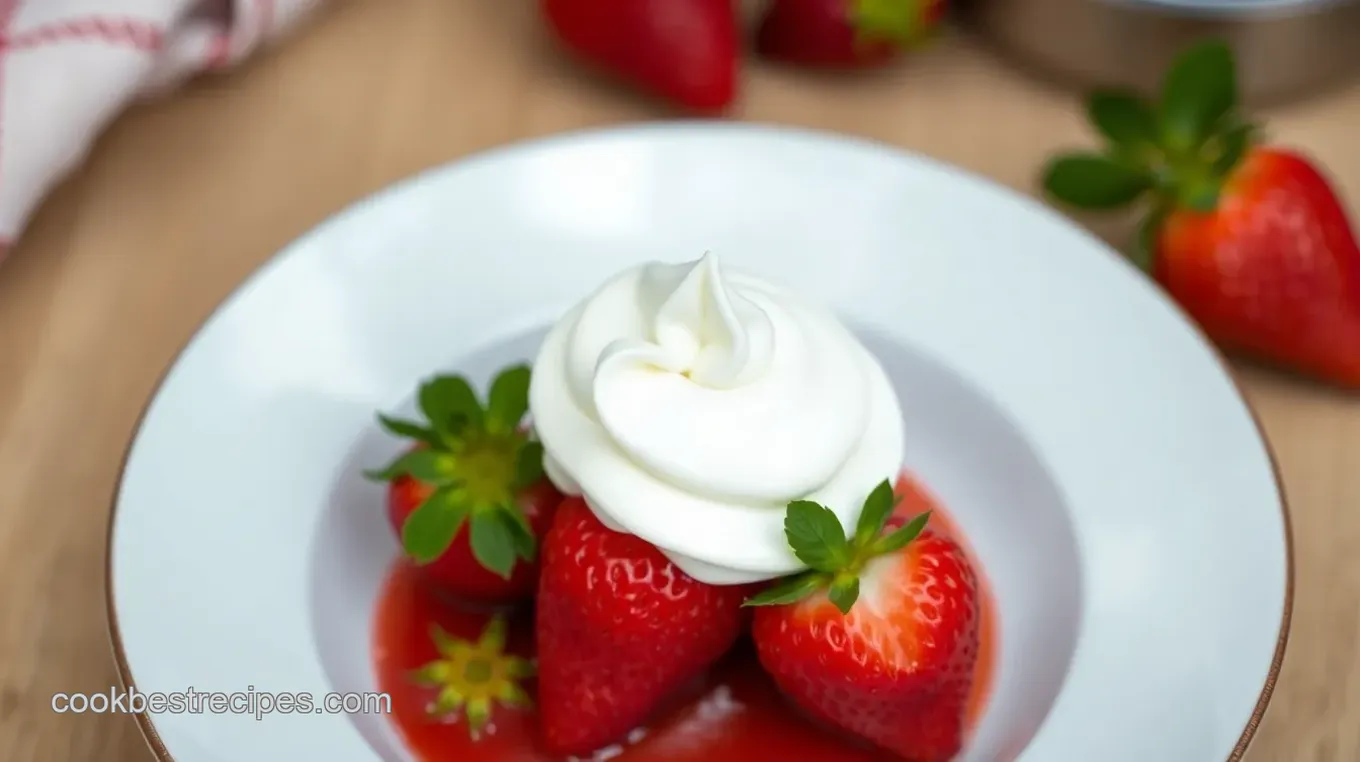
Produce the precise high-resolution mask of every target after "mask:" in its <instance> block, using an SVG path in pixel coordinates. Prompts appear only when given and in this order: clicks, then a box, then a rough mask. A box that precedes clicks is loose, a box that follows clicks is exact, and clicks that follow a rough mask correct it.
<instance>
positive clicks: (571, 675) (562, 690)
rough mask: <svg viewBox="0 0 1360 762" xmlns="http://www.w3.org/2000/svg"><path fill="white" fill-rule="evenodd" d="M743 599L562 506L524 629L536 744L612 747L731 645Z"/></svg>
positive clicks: (581, 751) (585, 750) (579, 752)
mask: <svg viewBox="0 0 1360 762" xmlns="http://www.w3.org/2000/svg"><path fill="white" fill-rule="evenodd" d="M746 592H747V590H746V588H745V587H742V586H729V587H719V586H714V585H706V584H704V583H702V582H699V581H697V580H695V579H694V578H692V577H690V576H689V575H687V574H685V573H684V572H683V571H681V570H680V569H679V568H677V567H676V566H675V565H674V564H672V563H671V562H670V561H669V560H668V559H667V558H666V557H665V556H664V555H662V554H661V552H660V551H659V550H657V549H656V548H655V547H654V546H652V545H651V544H649V543H647V542H646V541H644V540H641V539H638V538H637V537H634V536H632V535H626V534H620V533H618V532H614V531H612V530H610V529H608V528H606V527H605V526H604V525H603V524H601V523H600V521H599V519H597V518H595V515H594V514H593V513H591V511H590V508H589V507H587V506H586V504H585V502H584V501H583V500H581V499H580V498H575V497H573V498H568V499H567V500H566V501H564V502H563V503H562V505H561V507H560V508H559V509H558V511H557V516H556V517H555V519H554V521H553V526H552V529H551V530H549V532H548V536H547V537H546V538H545V539H544V543H543V572H542V578H541V580H540V582H539V590H538V611H537V614H538V616H537V619H536V621H535V634H536V637H537V642H538V705H539V716H540V718H541V727H542V732H543V740H544V745H545V746H546V747H547V748H548V750H549V751H550V752H552V753H554V754H561V755H576V756H584V755H588V754H590V753H592V752H594V751H596V750H598V749H600V748H603V747H605V746H609V745H611V744H614V743H617V742H619V741H621V740H624V738H625V737H626V736H627V735H628V733H629V732H630V731H632V730H633V729H635V728H637V727H638V726H639V725H641V724H642V723H643V722H645V721H646V720H647V719H648V717H649V716H650V715H651V714H652V712H653V711H654V710H655V709H656V708H657V706H658V704H660V703H661V702H663V701H664V700H665V699H667V698H669V697H670V696H671V695H672V694H674V693H675V691H676V690H678V689H679V688H681V687H683V686H684V685H685V683H687V682H688V681H689V680H690V679H691V678H693V677H695V676H697V675H698V674H700V673H702V672H703V670H705V669H707V668H708V667H709V666H710V665H711V664H713V662H715V661H717V660H718V658H719V657H721V656H722V655H723V654H724V653H726V652H727V650H728V649H729V648H731V647H732V644H733V643H734V642H735V641H736V639H737V637H738V636H739V635H740V634H741V629H742V620H743V615H742V610H741V607H742V602H743V600H744V599H745V596H746Z"/></svg>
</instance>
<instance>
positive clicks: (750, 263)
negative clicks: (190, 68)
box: [109, 125, 1292, 762]
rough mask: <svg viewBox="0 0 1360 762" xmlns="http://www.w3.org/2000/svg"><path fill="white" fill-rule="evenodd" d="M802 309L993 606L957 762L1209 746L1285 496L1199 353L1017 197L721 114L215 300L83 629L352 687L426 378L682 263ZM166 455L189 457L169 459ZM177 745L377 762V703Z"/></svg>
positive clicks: (1258, 709)
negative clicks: (886, 418) (987, 684)
mask: <svg viewBox="0 0 1360 762" xmlns="http://www.w3.org/2000/svg"><path fill="white" fill-rule="evenodd" d="M708 249H712V250H714V251H717V252H720V253H721V255H722V256H723V258H724V262H725V263H727V264H729V265H733V266H737V267H742V268H746V269H749V270H753V271H757V272H759V273H760V274H762V275H765V276H766V277H770V278H773V279H776V280H780V281H782V282H784V283H786V284H788V285H791V286H793V287H795V288H799V289H802V290H805V291H808V292H811V293H814V294H818V295H820V296H821V297H822V298H823V299H824V300H826V301H828V302H829V303H831V304H832V305H833V306H835V307H836V308H837V309H839V310H840V311H841V313H842V314H843V315H844V316H845V318H846V319H847V321H848V322H849V323H850V324H851V325H852V326H853V327H855V328H856V329H857V330H860V331H861V332H862V333H863V334H864V335H865V337H866V342H867V343H868V344H869V345H870V347H871V349H873V350H874V351H875V352H876V353H877V354H878V355H879V356H880V358H881V359H882V360H883V361H884V364H885V366H886V367H887V369H888V371H889V374H890V375H891V376H892V378H893V382H894V384H895V385H896V386H897V389H898V393H899V395H900V396H901V397H902V401H903V408H904V416H905V418H906V426H907V431H908V440H909V441H908V445H907V460H908V463H907V464H906V465H907V466H909V467H910V468H911V469H913V470H914V471H915V472H916V473H917V474H918V475H919V476H921V477H922V478H923V479H924V481H925V482H926V483H927V484H928V485H930V487H931V488H932V489H933V491H935V492H936V493H937V494H938V495H939V496H940V497H941V498H942V499H943V501H944V503H945V504H946V505H947V506H949V508H950V509H951V510H952V513H953V514H954V516H955V518H956V520H957V522H958V523H959V524H960V525H961V526H962V528H963V530H964V531H965V533H966V534H967V535H968V537H969V539H970V541H971V543H972V545H973V547H974V549H975V551H976V553H977V554H978V556H979V558H980V559H981V563H982V565H983V568H984V572H985V573H986V575H987V576H988V577H989V578H990V580H991V582H992V585H993V587H994V589H995V593H996V597H997V600H998V605H999V609H1000V617H999V620H1000V627H1001V636H1000V643H1001V653H1000V663H999V671H998V674H997V683H996V686H995V690H994V693H993V697H992V699H991V702H990V704H989V708H988V710H987V712H986V714H985V716H984V718H983V720H982V722H981V725H980V727H979V728H978V729H977V732H976V733H975V735H974V736H973V738H972V741H971V742H970V744H969V747H968V749H967V750H966V752H965V754H964V758H965V759H966V760H967V762H993V761H994V760H998V759H1008V758H1013V757H1014V756H1015V755H1016V754H1017V753H1018V755H1019V759H1021V760H1024V762H1070V760H1086V759H1100V760H1103V761H1104V762H1146V760H1150V759H1156V760H1162V761H1164V762H1221V761H1222V760H1225V759H1231V760H1235V759H1238V758H1239V757H1240V755H1241V754H1242V753H1243V752H1244V750H1245V748H1246V745H1247V743H1248V741H1249V740H1250V738H1251V735H1252V732H1253V731H1254V729H1255V727H1256V724H1257V723H1258V722H1259V720H1260V717H1261V714H1262V713H1263V712H1264V710H1265V706H1266V703H1267V701H1268V699H1269V695H1270V690H1271V687H1272V686H1273V683H1274V679H1275V676H1276V674H1277V671H1278V669H1279V665H1280V660H1281V658H1282V656H1283V650H1284V643H1285V638H1286V634H1287V631H1288V622H1289V611H1290V601H1291V584H1292V575H1291V571H1290V569H1291V566H1290V551H1289V531H1288V520H1287V514H1286V512H1285V509H1284V503H1283V499H1282V495H1281V492H1280V488H1279V485H1278V482H1277V479H1276V476H1275V473H1274V470H1273V467H1272V462H1271V458H1270V455H1269V453H1268V451H1267V449H1266V446H1265V444H1264V442H1263V441H1262V439H1261V436H1260V434H1259V432H1258V429H1257V427H1256V426H1255V424H1254V421H1253V418H1252V415H1251V413H1250V411H1249V409H1248V408H1247V406H1246V405H1245V403H1244V402H1243V400H1242V398H1241V396H1240V395H1239V394H1238V393H1237V391H1236V389H1235V388H1234V386H1233V383H1232V381H1231V379H1230V378H1229V376H1228V375H1227V373H1226V372H1225V370H1224V368H1223V366H1222V364H1221V362H1220V360H1219V359H1218V357H1217V355H1216V354H1215V353H1214V352H1213V351H1212V350H1211V349H1210V348H1209V347H1208V346H1207V344H1206V343H1205V342H1204V341H1203V340H1202V338H1201V336H1200V335H1199V334H1198V333H1197V332H1196V331H1195V330H1194V329H1193V328H1192V327H1191V326H1190V325H1189V324H1188V323H1187V322H1186V321H1185V320H1184V319H1183V318H1182V316H1181V314H1180V313H1179V312H1178V311H1177V310H1176V309H1175V308H1174V307H1173V306H1172V305H1171V304H1170V303H1169V302H1168V301H1167V300H1165V299H1164V298H1163V297H1162V296H1161V295H1160V293H1159V292H1158V291H1157V290H1155V288H1153V287H1152V286H1151V285H1149V284H1148V283H1147V282H1146V281H1145V280H1144V279H1143V278H1142V277H1141V276H1139V275H1138V274H1137V273H1136V272H1135V271H1134V270H1132V269H1131V268H1129V267H1127V266H1125V265H1124V264H1123V263H1122V262H1121V261H1120V260H1119V259H1118V257H1117V255H1116V254H1114V253H1113V252H1111V251H1110V250H1109V249H1107V248H1106V247H1105V246H1104V245H1103V244H1101V243H1100V242H1099V241H1097V240H1095V239H1093V238H1092V237H1090V236H1089V235H1087V234H1086V233H1084V232H1082V231H1081V230H1079V229H1078V228H1076V227H1075V226H1073V225H1071V224H1069V223H1068V222H1067V221H1065V220H1064V219H1062V218H1061V217H1059V216H1058V215H1056V214H1054V213H1052V212H1050V211H1048V210H1046V209H1044V208H1043V207H1042V206H1040V205H1039V204H1037V203H1035V202H1033V201H1030V200H1027V199H1025V198H1023V197H1020V196H1018V195H1016V194H1014V193H1012V192H1009V191H1006V190H1004V189H1002V188H999V187H996V186H994V185H992V184H990V183H988V182H986V181H983V180H980V179H978V178H975V177H972V176H970V175H967V174H965V173H963V172H960V171H958V170H956V169H953V168H951V167H947V166H944V165H941V164H937V163H934V162H932V161H929V160H925V159H922V158H920V157H915V156H912V155H909V154H905V153H902V152H899V151H896V150H893V149H890V148H887V147H884V146H879V145H874V144H870V143H865V142H860V141H855V140H848V139H842V138H836V137H830V136H825V135H818V134H813V133H808V132H802V131H795V130H786V129H774V128H763V127H752V126H736V125H662V126H649V127H634V128H627V129H621V130H611V131H603V132H594V133H586V134H580V135H570V136H564V137H558V138H554V139H550V140H546V141H542V142H537V143H530V144H526V145H520V146H515V147H511V148H508V149H503V150H499V151H495V152H491V153H488V154H484V155H481V156H479V157H476V158H473V159H470V160H467V161H464V162H460V163H458V164H455V165H452V166H449V167H446V168H442V169H438V170H435V171H432V172H429V173H426V174H424V175H421V176H419V177H417V178H414V179H412V180H410V181H407V182H405V183H402V184H400V185H398V186H396V187H394V188H392V189H390V190H387V191H385V192H383V193H381V194H379V195H377V196H376V197H374V198H371V199H369V200H367V201H364V202H362V203H360V204H358V205H356V206H355V207H353V208H352V209H350V210H348V211H346V212H344V213H342V214H340V215H339V216H337V217H336V218H334V219H333V220H331V221H329V222H327V223H326V224H324V225H322V226H321V227H320V228H318V229H317V230H315V231H314V232H312V233H310V234H308V235H307V236H305V237H303V238H302V239H301V240H299V241H298V242H297V243H295V244H293V245H292V246H291V247H289V248H288V249H287V250H285V251H284V252H283V253H281V254H280V255H279V256H278V257H276V258H275V259H274V260H272V261H271V262H270V263H269V264H268V265H266V266H265V267H264V268H263V269H261V270H260V271H259V272H258V273H256V274H255V275H254V276H253V277H252V278H250V279H249V280H248V281H247V282H246V283H245V284H244V285H242V286H241V288H240V289H238V290H237V292H236V293H235V294H234V295H233V296H232V297H231V298H230V299H228V300H227V302H226V303H225V304H224V305H223V306H222V307H221V308H220V309H219V310H218V311H217V312H216V313H215V314H214V315H213V317H212V318H211V319H210V320H209V321H208V322H207V324H206V325H205V326H204V327H203V328H202V330H201V331H200V332H199V333H198V335H197V336H196V337H195V338H194V339H193V341H192V342H191V343H190V344H189V346H188V347H187V348H186V349H185V350H184V352H183V354H182V355H181V356H180V357H179V359H178V360H177V361H176V363H175V364H174V366H173V368H171V370H170V371H169V373H168V375H167V376H166V378H165V380H164V382H163V384H162V385H161V387H160V389H159V390H158V391H157V393H156V395H155V397H154V399H153V400H152V402H151V403H150V405H149V407H148V409H147V410H146V413H145V417H144V419H143V421H142V424H141V427H140V430H139V431H138V433H137V435H136V438H135V440H134V442H133V444H132V446H131V448H130V450H129V452H128V456H127V462H126V466H125V470H124V473H123V478H122V482H121V485H120V487H119V490H118V494H117V498H116V504H115V511H114V516H113V519H112V524H111V529H110V540H109V552H110V560H109V590H110V600H109V610H110V625H111V631H112V636H113V640H114V647H115V653H116V654H117V656H118V660H119V664H120V668H121V670H122V673H123V678H124V680H125V681H127V682H128V683H135V686H136V688H137V689H138V690H139V691H141V692H142V693H151V692H166V693H174V692H179V691H184V690H186V689H187V688H190V687H192V688H193V689H195V690H198V691H224V692H233V691H244V690H246V689H247V686H253V688H254V690H256V691H261V692H263V691H287V692H293V693H298V692H305V693H311V694H314V695H316V696H320V695H322V694H325V693H328V692H332V691H362V690H372V689H373V688H372V686H373V677H372V675H371V671H370V667H369V663H370V660H369V656H370V654H369V647H368V636H369V617H370V615H371V609H372V605H373V602H374V599H375V596H376V593H377V589H378V585H379V582H380V579H381V577H382V574H383V572H384V569H385V568H386V565H387V564H388V562H389V561H390V560H391V559H392V558H393V557H394V556H395V554H396V552H397V549H396V546H395V543H394V541H393V540H392V539H391V538H390V537H389V533H388V531H387V528H386V526H385V524H384V522H383V519H382V517H381V511H380V510H379V508H378V505H379V500H380V495H381V493H380V492H379V489H378V488H377V487H375V486H373V485H371V484H368V483H366V482H364V481H363V480H362V479H360V478H359V473H358V472H359V469H360V468H361V467H365V466H371V465H373V464H375V463H377V462H379V461H381V460H382V459H383V458H385V457H386V456H388V455H391V454H392V453H393V452H394V451H395V448H396V447H398V443H396V442H393V441H391V440H388V439H386V438H385V437H383V436H381V435H380V434H378V433H377V431H376V430H375V429H374V426H373V413H374V411H375V410H377V409H391V408H392V407H393V406H396V405H400V404H402V402H401V401H402V400H403V399H405V398H407V396H408V395H409V394H410V393H411V391H412V390H413V389H414V387H415V384H416V383H417V381H418V380H419V379H420V378H422V377H424V376H426V375H428V374H431V373H433V372H435V371H438V370H443V369H448V368H456V369H458V370H459V371H461V372H465V373H468V374H470V375H472V376H474V377H475V378H477V379H478V380H481V381H485V379H486V378H487V377H488V376H489V374H490V373H491V372H492V371H493V370H494V369H495V368H496V367H498V366H500V365H502V364H505V363H507V362H509V361H513V360H520V359H528V358H531V357H532V355H533V350H534V348H535V346H536V343H537V341H538V339H539V337H541V335H542V331H543V330H544V328H546V326H547V325H549V324H550V322H551V321H552V320H553V319H554V318H555V317H556V316H557V315H558V314H559V313H560V312H561V311H563V310H564V309H565V308H566V307H568V306H570V305H571V304H572V303H573V302H574V301H575V300H577V299H578V298H580V297H581V296H582V295H584V294H585V293H587V292H588V291H589V290H590V289H592V288H593V287H594V286H595V285H596V284H597V283H598V282H600V281H601V280H602V279H603V278H605V277H606V276H608V275H610V274H612V273H613V272H615V271H617V270H619V269H621V268H623V267H625V266H627V265H629V264H633V263H636V262H638V261H640V260H644V259H663V260H672V261H679V260H686V259H693V258H695V257H697V256H698V255H699V254H701V253H702V252H703V251H705V250H708ZM190 444H192V446H190ZM141 720H142V727H143V729H144V730H145V731H147V734H148V739H149V741H150V743H151V745H152V747H153V749H155V751H156V752H157V753H158V754H159V755H160V756H161V757H162V758H163V759H173V760H176V761H177V762H262V761H266V760H285V759H324V760H327V761H328V762H375V761H376V760H402V759H404V758H405V753H404V751H403V750H402V748H401V746H400V744H399V743H398V742H397V741H396V738H395V735H394V734H393V732H392V731H391V730H390V729H389V728H388V727H387V726H386V724H385V721H384V719H383V718H382V717H380V716H373V715H356V716H346V715H343V714H312V713H294V714H272V715H269V716H267V717H265V718H264V719H262V720H257V719H256V718H255V717H253V716H250V715H248V714H233V713H220V714H214V713H211V712H201V713H161V714H156V715H143V716H142V717H141Z"/></svg>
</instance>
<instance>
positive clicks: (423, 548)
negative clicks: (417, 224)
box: [401, 487, 468, 564]
mask: <svg viewBox="0 0 1360 762" xmlns="http://www.w3.org/2000/svg"><path fill="white" fill-rule="evenodd" d="M467 515H468V504H467V502H466V501H465V500H464V499H463V495H462V494H461V493H460V491H459V489H458V488H457V487H440V488H439V489H437V490H435V491H434V492H433V493H431V494H430V496H429V497H428V498H426V499H425V502H423V503H421V504H420V505H419V506H417V507H416V509H415V510H414V511H411V514H410V515H409V516H407V517H406V521H405V522H403V523H402V525H401V544H402V547H403V548H405V550H406V553H407V555H409V556H410V557H411V558H413V559H415V561H416V563H419V564H427V563H429V562H431V561H433V560H435V559H436V558H439V557H440V556H441V555H443V554H444V551H446V550H448V548H449V545H451V544H453V538H455V537H457V536H458V530H459V529H461V528H462V526H463V522H464V520H466V519H467Z"/></svg>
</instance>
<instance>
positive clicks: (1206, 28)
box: [964, 0, 1360, 104]
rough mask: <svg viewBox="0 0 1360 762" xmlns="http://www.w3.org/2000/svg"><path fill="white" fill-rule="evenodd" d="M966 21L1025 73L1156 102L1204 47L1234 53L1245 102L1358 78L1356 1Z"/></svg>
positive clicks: (1033, 7)
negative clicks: (1169, 78) (1122, 90)
mask: <svg viewBox="0 0 1360 762" xmlns="http://www.w3.org/2000/svg"><path fill="white" fill-rule="evenodd" d="M964 13H965V15H966V17H967V18H968V19H969V20H970V21H971V22H972V24H973V25H974V26H976V27H977V28H978V29H979V30H980V31H981V32H982V34H983V35H984V36H985V37H987V38H989V39H991V40H992V41H994V42H995V43H996V44H997V45H998V46H1000V47H1001V48H1003V49H1004V50H1005V51H1007V52H1009V53H1011V54H1012V55H1014V56H1015V57H1016V58H1017V59H1018V60H1019V61H1021V62H1023V63H1028V64H1032V65H1033V66H1034V67H1035V68H1037V69H1039V70H1040V71H1042V72H1044V73H1047V74H1049V75H1051V76H1054V77H1057V78H1059V79H1061V80H1063V81H1065V82H1067V83H1069V84H1073V85H1077V86H1082V87H1090V86H1095V85H1116V86H1126V87H1132V88H1135V89H1138V90H1142V91H1144V92H1151V91H1153V90H1155V88H1156V87H1157V85H1158V83H1159V81H1160V79H1161V76H1162V73H1163V71H1164V70H1165V69H1166V67H1167V65H1168V64H1169V63H1170V61H1171V59H1172V58H1173V57H1174V56H1175V55H1176V53H1177V52H1178V51H1180V50H1182V49H1183V48H1185V47H1186V46H1187V45H1189V44H1191V43H1193V42H1196V41H1198V40H1201V39H1204V38H1206V37H1219V38H1222V39H1225V40H1227V41H1228V43H1229V44H1230V45H1231V46H1232V47H1233V50H1234V51H1235V52H1236V55H1237V61H1238V80H1239V87H1240V89H1241V92H1242V97H1243V99H1244V100H1246V101H1249V102H1252V103H1255V104H1260V103H1263V102H1271V103H1273V102H1277V101H1282V100H1292V99H1294V98H1297V97H1300V96H1303V95H1307V94H1309V93H1311V92H1313V91H1315V90H1317V89H1319V88H1322V87H1325V86H1328V85H1332V84H1336V83H1338V82H1339V81H1341V80H1344V79H1345V78H1346V77H1348V76H1350V75H1352V74H1355V73H1357V72H1360V2H1357V1H1356V0H970V1H969V2H967V3H966V4H964Z"/></svg>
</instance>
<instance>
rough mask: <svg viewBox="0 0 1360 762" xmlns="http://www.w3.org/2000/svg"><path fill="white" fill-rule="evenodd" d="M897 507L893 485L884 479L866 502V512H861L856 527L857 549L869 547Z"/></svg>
mask: <svg viewBox="0 0 1360 762" xmlns="http://www.w3.org/2000/svg"><path fill="white" fill-rule="evenodd" d="M896 505H897V498H896V496H894V495H893V489H892V483H891V482H889V481H888V480H887V479H884V480H883V481H881V482H879V483H878V486H877V487H874V489H873V491H872V492H870V493H869V497H867V498H865V500H864V510H862V511H861V512H860V514H859V523H858V524H856V526H855V547H856V548H865V547H868V546H869V543H871V542H873V541H874V540H875V539H876V538H877V537H878V535H879V534H880V533H881V532H882V531H883V525H884V524H886V523H888V517H889V516H891V515H892V511H893V508H894V507H896Z"/></svg>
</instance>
